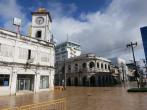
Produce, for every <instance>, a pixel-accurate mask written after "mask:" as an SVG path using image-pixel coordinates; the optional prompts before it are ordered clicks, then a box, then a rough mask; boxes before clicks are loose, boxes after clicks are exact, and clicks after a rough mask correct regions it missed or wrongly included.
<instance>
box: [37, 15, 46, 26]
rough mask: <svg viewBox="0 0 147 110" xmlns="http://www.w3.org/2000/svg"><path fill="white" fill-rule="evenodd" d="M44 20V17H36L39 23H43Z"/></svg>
mask: <svg viewBox="0 0 147 110" xmlns="http://www.w3.org/2000/svg"><path fill="white" fill-rule="evenodd" d="M43 22H44V18H43V17H37V18H36V23H37V24H38V25H41V24H43Z"/></svg>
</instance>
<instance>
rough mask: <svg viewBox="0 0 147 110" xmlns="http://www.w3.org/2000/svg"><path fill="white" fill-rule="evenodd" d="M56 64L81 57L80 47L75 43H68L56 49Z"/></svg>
mask: <svg viewBox="0 0 147 110" xmlns="http://www.w3.org/2000/svg"><path fill="white" fill-rule="evenodd" d="M55 53H56V62H57V61H64V60H66V59H68V58H72V57H76V56H80V55H81V48H80V45H79V44H77V43H74V42H70V41H66V42H63V43H61V44H59V45H57V46H56V47H55Z"/></svg>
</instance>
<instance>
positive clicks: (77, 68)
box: [56, 54, 116, 86]
mask: <svg viewBox="0 0 147 110" xmlns="http://www.w3.org/2000/svg"><path fill="white" fill-rule="evenodd" d="M56 67H57V69H56V84H58V83H60V84H61V83H62V82H64V80H65V83H66V84H67V85H68V86H111V85H113V84H115V83H116V80H115V77H114V76H113V74H112V73H111V71H110V68H111V61H110V60H108V59H106V58H103V57H97V56H96V55H95V54H82V55H80V56H77V57H73V58H69V59H66V60H65V61H61V62H58V63H56Z"/></svg>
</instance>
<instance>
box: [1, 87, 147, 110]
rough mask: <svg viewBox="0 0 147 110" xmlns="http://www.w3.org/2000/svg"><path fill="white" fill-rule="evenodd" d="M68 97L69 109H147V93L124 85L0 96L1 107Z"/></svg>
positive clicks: (69, 88)
mask: <svg viewBox="0 0 147 110" xmlns="http://www.w3.org/2000/svg"><path fill="white" fill-rule="evenodd" d="M62 97H66V99H67V110H147V93H127V92H126V88H124V87H67V88H66V91H63V92H41V93H37V94H34V95H33V94H28V95H18V96H4V97H0V108H3V107H8V106H21V105H26V104H31V103H37V102H42V101H46V100H48V99H58V98H62Z"/></svg>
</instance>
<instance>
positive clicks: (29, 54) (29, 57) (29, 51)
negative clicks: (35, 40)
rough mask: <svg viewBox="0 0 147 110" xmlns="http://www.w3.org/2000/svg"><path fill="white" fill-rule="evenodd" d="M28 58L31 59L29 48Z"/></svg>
mask: <svg viewBox="0 0 147 110" xmlns="http://www.w3.org/2000/svg"><path fill="white" fill-rule="evenodd" d="M28 59H31V50H30V49H29V50H28Z"/></svg>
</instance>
